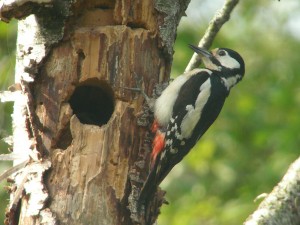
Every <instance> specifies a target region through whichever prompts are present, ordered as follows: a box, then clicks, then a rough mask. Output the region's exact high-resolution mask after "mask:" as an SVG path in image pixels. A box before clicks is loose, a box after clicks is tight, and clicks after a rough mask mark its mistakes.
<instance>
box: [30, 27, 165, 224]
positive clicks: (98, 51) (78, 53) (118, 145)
mask: <svg viewBox="0 0 300 225" xmlns="http://www.w3.org/2000/svg"><path fill="white" fill-rule="evenodd" d="M145 62H146V63H145ZM62 65H63V66H62ZM165 68H166V67H165V61H164V58H163V57H161V56H160V54H159V49H157V47H156V40H155V36H154V35H153V34H152V33H151V32H150V31H148V30H145V29H140V28H138V29H132V28H130V27H127V26H124V25H120V26H105V27H97V28H94V27H84V28H78V29H77V30H76V31H75V33H74V35H73V37H72V38H71V42H70V43H69V42H67V43H64V44H62V45H61V46H60V47H57V48H56V49H54V50H53V53H52V54H51V56H50V57H49V60H48V61H47V63H46V65H45V69H44V70H43V71H42V74H43V75H44V76H43V78H42V77H41V78H39V79H37V81H36V86H35V88H36V89H38V90H42V91H41V92H39V93H37V96H36V98H37V102H38V103H39V104H38V106H37V114H38V116H39V118H41V119H42V120H41V123H42V124H43V127H45V128H47V132H44V133H43V134H42V135H43V139H44V140H46V143H49V144H50V146H55V145H56V142H59V141H60V140H59V139H60V137H56V136H55V135H56V134H61V131H60V130H58V128H60V129H64V128H65V127H64V126H63V125H65V126H70V127H69V129H70V132H71V137H72V140H70V142H69V143H70V145H69V146H68V147H67V148H66V149H56V150H53V151H54V153H53V154H51V158H52V160H51V161H52V168H53V169H52V171H51V172H50V174H49V178H48V184H47V186H48V188H49V191H50V195H51V196H52V199H51V205H50V209H52V211H53V212H54V213H56V215H57V217H58V219H59V221H61V222H62V223H72V224H84V223H85V224H93V223H94V222H95V221H99V222H100V221H101V223H102V224H131V222H130V221H131V219H130V211H129V210H127V209H126V208H127V206H128V200H127V199H128V196H129V194H130V188H131V184H130V180H129V179H128V178H129V176H128V175H129V171H130V168H131V167H134V166H135V165H134V162H135V161H138V160H142V159H143V157H144V155H148V154H149V151H150V148H151V144H150V142H149V143H148V145H146V149H145V148H141V146H142V145H143V142H144V139H145V137H146V135H147V132H148V129H147V128H146V129H145V128H143V127H138V126H137V125H136V116H135V114H137V113H138V112H139V110H141V105H142V102H143V99H142V98H140V97H139V98H137V99H135V96H136V94H135V93H131V92H128V91H125V90H123V89H121V88H119V87H134V86H135V81H134V79H133V78H132V77H133V74H134V73H136V74H138V75H140V76H143V79H144V81H145V83H150V84H151V83H152V85H153V84H154V83H156V82H158V78H159V75H160V73H163V74H165V72H164V69H165ZM102 82H106V84H107V86H110V87H111V88H113V89H114V102H115V109H114V112H113V115H112V116H111V118H110V120H109V122H108V123H107V124H105V125H102V126H100V127H99V126H92V125H83V124H81V123H80V122H79V120H78V119H77V118H76V117H74V116H72V114H70V113H69V112H70V110H69V106H68V103H66V102H67V101H68V99H69V98H70V96H71V94H72V92H73V91H74V89H75V87H76V86H80V85H81V84H84V85H97V84H99V85H100V87H103V86H101V83H102ZM50 87H56V89H52V88H50ZM114 87H115V88H114ZM146 90H151V87H150V85H149V86H148V87H147V86H146ZM148 92H150V91H148ZM86 101H88V99H87V100H86ZM91 104H93V103H92V102H91ZM62 106H63V107H62ZM103 107H105V106H103ZM49 112H50V115H51V116H50V117H49V116H46V115H48V114H49ZM71 116H72V118H70V117H71ZM64 117H68V118H67V119H66V118H64ZM68 119H71V121H70V124H69V125H68V124H62V125H61V124H60V123H62V122H63V121H67V120H68ZM64 130H67V129H64ZM45 131H46V130H45ZM62 137H63V136H62ZM145 151H146V152H145ZM147 151H148V152H147ZM145 166H148V165H145ZM141 169H144V168H141ZM146 171H147V170H145V172H146ZM145 172H144V174H143V176H144V177H145V175H146V173H145ZM141 181H142V180H141ZM61 209H64V210H61ZM118 209H123V210H121V211H119V210H118ZM104 218H105V220H106V221H105V220H103V219H104ZM101 223H100V224H101Z"/></svg>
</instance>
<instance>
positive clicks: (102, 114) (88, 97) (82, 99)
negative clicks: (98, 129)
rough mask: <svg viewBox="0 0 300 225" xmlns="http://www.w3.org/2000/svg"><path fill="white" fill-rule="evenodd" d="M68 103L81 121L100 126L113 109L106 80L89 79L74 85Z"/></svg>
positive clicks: (108, 117)
mask: <svg viewBox="0 0 300 225" xmlns="http://www.w3.org/2000/svg"><path fill="white" fill-rule="evenodd" d="M69 103H70V105H71V108H72V110H73V113H74V114H75V115H76V116H77V118H78V119H79V120H80V122H81V123H83V124H92V125H98V126H102V125H104V124H106V123H107V122H108V121H109V119H110V117H111V115H112V113H113V111H114V94H113V90H112V89H111V87H110V85H109V84H108V83H107V82H106V81H99V80H97V79H90V80H88V81H86V82H84V83H82V84H80V85H79V86H78V87H76V89H75V91H74V93H73V94H72V96H71V98H70V100H69Z"/></svg>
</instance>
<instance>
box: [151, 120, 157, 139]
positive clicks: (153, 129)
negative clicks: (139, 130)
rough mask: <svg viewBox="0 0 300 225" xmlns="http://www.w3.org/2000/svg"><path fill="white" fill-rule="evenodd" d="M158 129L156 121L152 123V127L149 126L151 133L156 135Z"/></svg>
mask: <svg viewBox="0 0 300 225" xmlns="http://www.w3.org/2000/svg"><path fill="white" fill-rule="evenodd" d="M158 128H159V123H158V122H157V120H156V119H154V121H153V123H152V126H151V131H152V133H156V131H157V130H158ZM156 135H157V134H156Z"/></svg>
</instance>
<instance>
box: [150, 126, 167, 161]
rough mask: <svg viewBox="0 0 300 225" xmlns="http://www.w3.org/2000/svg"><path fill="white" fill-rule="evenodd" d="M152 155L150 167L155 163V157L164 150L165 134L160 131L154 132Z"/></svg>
mask: <svg viewBox="0 0 300 225" xmlns="http://www.w3.org/2000/svg"><path fill="white" fill-rule="evenodd" d="M152 147H153V149H152V153H151V164H152V166H153V165H154V163H155V160H156V157H157V155H158V154H159V153H160V152H161V151H162V150H163V149H164V147H165V134H164V133H161V132H160V131H157V132H156V135H155V138H154V140H153V144H152Z"/></svg>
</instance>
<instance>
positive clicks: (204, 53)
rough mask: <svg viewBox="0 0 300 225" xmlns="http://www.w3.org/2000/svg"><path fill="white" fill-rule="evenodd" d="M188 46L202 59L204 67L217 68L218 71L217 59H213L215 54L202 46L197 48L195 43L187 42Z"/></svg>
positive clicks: (219, 68)
mask: <svg viewBox="0 0 300 225" xmlns="http://www.w3.org/2000/svg"><path fill="white" fill-rule="evenodd" d="M189 47H190V48H191V49H193V50H194V52H196V53H197V54H199V56H200V57H201V60H202V61H203V63H204V65H205V67H206V68H207V69H210V70H217V71H220V70H221V67H220V66H219V65H218V63H217V60H216V59H215V56H214V55H213V54H212V53H211V52H209V51H208V50H206V49H204V48H199V47H197V46H195V45H191V44H189Z"/></svg>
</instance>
